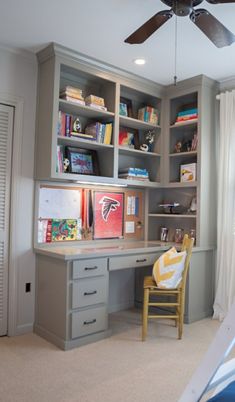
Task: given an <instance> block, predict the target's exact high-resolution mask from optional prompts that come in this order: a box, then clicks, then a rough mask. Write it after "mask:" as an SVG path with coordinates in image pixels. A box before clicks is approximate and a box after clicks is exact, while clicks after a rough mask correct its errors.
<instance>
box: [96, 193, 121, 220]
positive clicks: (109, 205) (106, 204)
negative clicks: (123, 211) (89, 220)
mask: <svg viewBox="0 0 235 402" xmlns="http://www.w3.org/2000/svg"><path fill="white" fill-rule="evenodd" d="M99 204H101V205H102V210H101V213H102V218H103V220H104V221H105V222H107V220H108V217H109V214H110V212H111V211H116V210H117V207H120V202H119V201H116V200H114V199H113V198H109V197H103V198H102V199H101V200H100V201H99Z"/></svg>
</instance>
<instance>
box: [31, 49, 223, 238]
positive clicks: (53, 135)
mask: <svg viewBox="0 0 235 402" xmlns="http://www.w3.org/2000/svg"><path fill="white" fill-rule="evenodd" d="M38 62H39V82H38V110H37V137H36V138H37V144H36V169H35V172H36V179H38V180H52V181H57V180H58V181H63V182H64V181H69V182H77V183H79V184H78V185H82V182H88V183H91V184H92V183H97V182H99V183H104V184H111V185H112V184H117V185H118V184H119V185H127V186H129V187H140V188H143V190H144V192H145V223H144V224H145V230H144V233H145V234H144V238H145V239H146V240H159V238H160V228H161V227H162V226H166V227H169V228H170V229H171V230H170V231H169V241H172V240H173V233H174V229H175V228H183V229H184V231H185V232H189V231H190V229H195V230H196V244H197V245H198V246H208V245H215V233H216V230H215V227H216V217H215V210H216V171H215V114H214V107H215V95H216V92H217V82H215V81H213V80H211V79H209V78H207V77H205V76H198V77H194V78H191V79H188V80H185V81H181V82H179V83H178V84H177V85H176V86H174V85H170V86H162V85H159V84H157V83H155V82H152V81H149V80H147V79H144V78H141V77H138V76H136V75H132V74H131V73H127V72H125V71H122V70H120V69H117V68H115V67H113V66H110V65H107V64H104V63H101V62H100V61H98V60H95V59H92V58H89V57H87V56H85V55H83V54H79V53H77V52H74V51H72V50H69V49H67V48H64V47H62V46H60V45H56V44H51V45H50V46H48V47H47V48H46V49H44V50H42V51H40V52H39V53H38ZM66 85H70V86H74V87H79V88H80V89H82V90H83V95H84V97H86V96H88V95H90V94H93V95H96V96H100V97H103V98H104V100H105V105H106V107H107V111H104V110H96V109H94V108H91V107H89V106H84V105H78V104H75V103H72V102H69V101H65V100H62V99H60V98H59V93H60V90H61V89H62V88H63V87H64V86H66ZM122 98H126V99H129V100H131V103H132V117H129V116H120V115H119V103H120V100H121V99H122ZM187 104H194V105H196V107H197V108H198V119H197V120H196V121H192V122H184V123H181V124H177V125H175V119H176V114H177V112H178V110H180V108H181V107H182V106H185V105H187ZM146 105H151V106H152V107H154V108H156V109H158V110H159V112H160V119H159V121H158V124H156V125H154V124H150V123H147V122H144V121H141V120H138V118H137V113H138V109H139V108H141V107H143V106H146ZM59 111H62V112H66V113H70V114H72V115H74V116H77V117H79V119H80V121H81V124H82V126H83V127H85V126H86V125H87V124H89V123H91V122H94V121H100V122H103V123H107V122H112V124H113V133H112V139H111V143H110V144H109V145H105V144H101V143H98V142H95V141H90V140H85V139H78V138H73V137H65V136H59V135H58V133H57V131H58V130H57V127H58V113H59ZM121 128H126V129H130V130H136V132H138V134H137V135H138V140H139V143H140V144H141V143H143V142H144V136H145V134H146V133H147V132H148V131H149V130H151V131H152V130H153V131H154V133H155V141H154V146H153V149H152V152H144V151H141V150H139V149H129V148H126V147H121V146H119V143H118V138H119V130H120V129H121ZM195 132H197V134H198V146H197V149H196V150H194V151H191V152H181V153H175V152H174V150H175V144H176V143H177V142H179V141H183V140H184V141H185V140H187V139H192V136H193V134H194V133H195ZM58 145H60V146H61V147H62V149H63V147H66V146H71V147H79V148H85V149H92V150H95V151H96V153H97V157H98V164H99V177H97V176H93V175H90V176H85V175H77V174H74V173H59V172H57V169H56V158H57V146H58ZM184 163H186V164H187V163H196V166H197V179H196V181H194V182H186V183H181V182H180V165H181V164H184ZM128 167H137V168H146V169H147V170H148V172H149V178H150V181H149V182H145V181H138V180H126V179H120V178H119V177H118V172H119V170H120V169H125V168H128ZM195 196H196V198H197V212H196V213H194V214H190V213H189V211H188V210H189V207H190V203H191V201H192V198H193V197H195ZM162 202H179V203H180V205H181V210H180V212H179V213H178V214H172V215H169V214H168V215H166V214H164V211H163V210H162V209H160V208H159V206H158V205H159V204H160V203H162Z"/></svg>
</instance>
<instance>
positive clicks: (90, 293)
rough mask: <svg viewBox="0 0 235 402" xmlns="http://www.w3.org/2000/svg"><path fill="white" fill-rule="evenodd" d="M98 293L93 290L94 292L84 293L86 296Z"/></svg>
mask: <svg viewBox="0 0 235 402" xmlns="http://www.w3.org/2000/svg"><path fill="white" fill-rule="evenodd" d="M96 293H97V290H93V292H84V296H90V295H95V294H96Z"/></svg>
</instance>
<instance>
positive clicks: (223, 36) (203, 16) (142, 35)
mask: <svg viewBox="0 0 235 402" xmlns="http://www.w3.org/2000/svg"><path fill="white" fill-rule="evenodd" d="M161 1H162V3H164V4H166V5H167V6H168V7H171V9H170V10H164V11H160V12H158V13H157V14H155V15H154V16H153V17H152V18H150V19H149V20H148V21H146V22H145V23H144V24H143V25H142V26H141V27H140V28H138V29H137V30H136V31H135V32H133V33H132V34H131V35H130V36H128V38H127V39H125V42H126V43H130V44H137V43H143V42H144V41H145V40H146V39H148V38H149V36H151V35H152V34H153V33H154V32H155V31H157V29H159V28H160V27H161V26H162V25H163V24H165V22H167V21H168V20H169V19H170V18H171V17H172V16H173V15H174V14H175V15H177V16H178V17H185V16H186V15H189V18H190V20H191V21H192V22H193V23H194V24H195V25H196V26H197V27H198V28H199V29H200V30H201V31H202V32H203V33H204V34H205V35H206V36H207V37H208V38H209V39H210V40H211V41H212V42H213V43H214V45H215V46H217V47H224V46H229V45H231V44H232V43H233V42H235V35H234V34H233V33H232V32H231V31H229V30H228V29H227V28H226V27H225V26H224V25H223V24H222V23H221V22H220V21H218V20H217V19H216V18H215V17H214V16H213V15H212V14H210V13H209V11H207V10H205V9H202V8H199V9H198V8H197V9H194V7H196V6H198V5H199V4H201V3H202V1H203V0H179V1H177V0H161ZM206 1H207V2H208V3H211V4H224V3H235V0H227V1H226V0H220V1H217V0H206Z"/></svg>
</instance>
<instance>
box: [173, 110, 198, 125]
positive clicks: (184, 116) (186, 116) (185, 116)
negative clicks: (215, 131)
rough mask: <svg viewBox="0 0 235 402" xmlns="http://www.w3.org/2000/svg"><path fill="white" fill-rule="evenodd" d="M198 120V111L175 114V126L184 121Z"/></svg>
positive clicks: (184, 111)
mask: <svg viewBox="0 0 235 402" xmlns="http://www.w3.org/2000/svg"><path fill="white" fill-rule="evenodd" d="M197 118H198V109H197V108H192V109H187V110H183V111H181V112H178V113H177V116H176V121H175V124H177V123H182V122H185V121H190V120H196V119H197Z"/></svg>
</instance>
